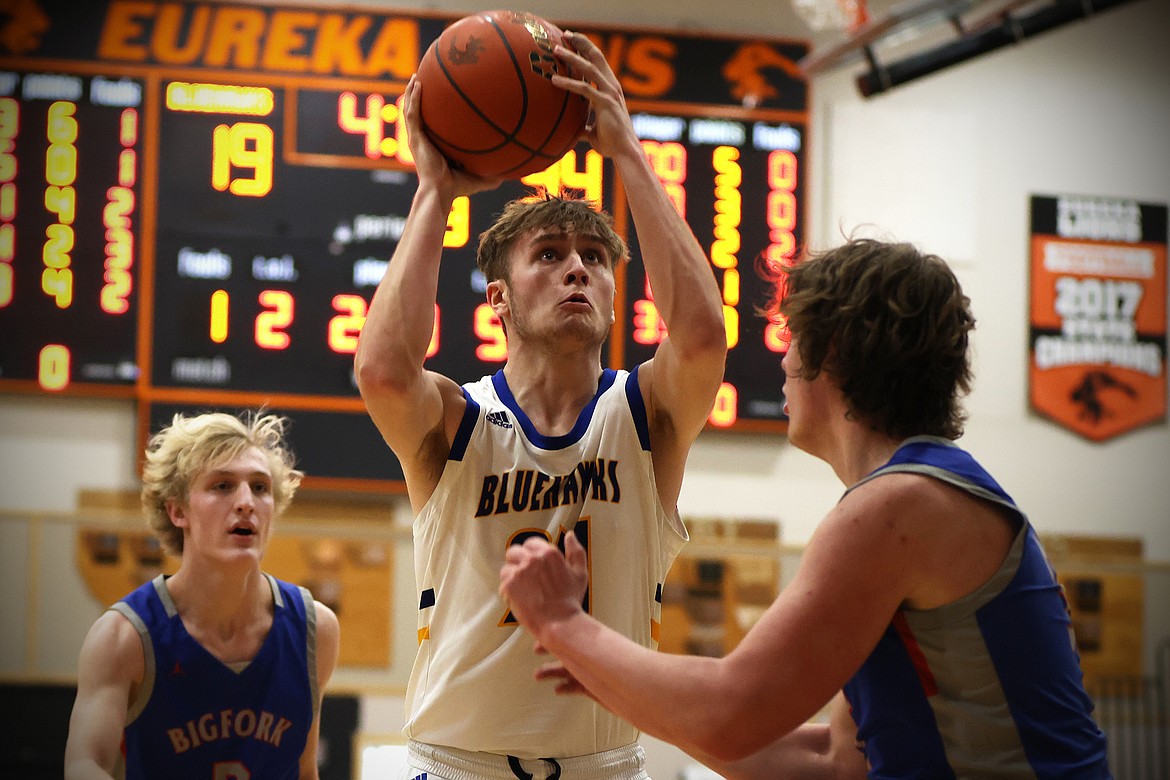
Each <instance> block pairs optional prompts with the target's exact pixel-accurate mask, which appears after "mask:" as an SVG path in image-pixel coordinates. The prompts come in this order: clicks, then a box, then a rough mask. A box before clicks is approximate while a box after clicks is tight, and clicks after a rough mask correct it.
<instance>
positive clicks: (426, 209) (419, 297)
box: [355, 185, 452, 384]
mask: <svg viewBox="0 0 1170 780" xmlns="http://www.w3.org/2000/svg"><path fill="white" fill-rule="evenodd" d="M451 200H452V199H451V198H450V197H448V196H447V195H446V194H445V193H443V192H442V191H440V190H439V189H438V188H434V187H426V186H423V185H420V187H419V189H418V191H417V192H416V193H415V199H414V204H413V206H412V207H411V210H410V214H409V215H408V216H407V219H406V225H405V228H404V229H403V232H402V239H401V240H400V241H399V244H398V247H397V248H396V249H395V251H394V255H393V257H392V258H391V260H390V263H389V264H388V266H387V268H386V274H385V276H384V277H383V278H382V281H381V282H380V283H379V285H378V289H377V290H376V291H375V293H374V299H373V301H372V302H371V304H370V308H369V311H368V312H367V316H366V322H365V325H364V326H363V327H362V334H361V338H360V340H359V342H358V349H357V354H356V356H355V372H356V373H357V377H358V382H359V384H362V383H366V384H374V383H379V384H381V383H384V382H386V381H394V379H395V378H397V379H400V380H401V379H402V378H403V377H412V376H416V375H417V374H419V373H421V371H422V364H423V360H424V359H425V356H426V350H427V346H428V344H429V343H430V339H431V332H432V330H433V329H434V322H435V299H436V297H437V296H438V286H439V262H440V259H441V256H442V251H443V234H444V232H445V231H446V220H447V212H448V211H449V210H450V207H451Z"/></svg>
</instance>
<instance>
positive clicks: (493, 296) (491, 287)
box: [487, 279, 510, 317]
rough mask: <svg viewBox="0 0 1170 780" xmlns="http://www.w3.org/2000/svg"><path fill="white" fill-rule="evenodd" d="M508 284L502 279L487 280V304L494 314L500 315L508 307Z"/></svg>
mask: <svg viewBox="0 0 1170 780" xmlns="http://www.w3.org/2000/svg"><path fill="white" fill-rule="evenodd" d="M509 297H510V296H509V294H508V286H507V285H506V284H505V283H504V281H503V280H502V279H495V280H493V281H490V282H488V285H487V302H488V306H491V307H492V311H494V312H495V313H496V316H497V317H499V316H501V315H502V314H503V313H504V312H505V311H507V309H508V299H509Z"/></svg>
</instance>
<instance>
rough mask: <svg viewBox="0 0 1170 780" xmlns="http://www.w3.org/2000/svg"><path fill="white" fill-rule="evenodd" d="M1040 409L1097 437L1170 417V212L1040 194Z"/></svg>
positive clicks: (1036, 325) (1035, 224)
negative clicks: (1169, 374)
mask: <svg viewBox="0 0 1170 780" xmlns="http://www.w3.org/2000/svg"><path fill="white" fill-rule="evenodd" d="M1031 224H1032V247H1031V254H1032V259H1031V266H1032V273H1031V285H1032V292H1031V306H1032V311H1031V338H1030V343H1031V357H1030V360H1031V365H1030V366H1029V380H1030V399H1031V404H1032V408H1033V409H1035V410H1036V411H1038V412H1039V413H1040V414H1043V415H1044V416H1046V417H1048V418H1050V419H1052V420H1053V421H1055V422H1056V423H1058V424H1060V425H1062V426H1064V427H1066V428H1068V429H1069V430H1071V431H1073V432H1075V433H1077V434H1079V435H1081V436H1084V437H1085V438H1087V439H1091V440H1093V441H1105V440H1107V439H1110V438H1113V437H1115V436H1119V435H1121V434H1124V433H1128V432H1129V431H1132V430H1134V429H1135V428H1139V427H1141V426H1144V425H1149V424H1156V423H1164V422H1165V421H1166V407H1167V393H1166V388H1167V384H1166V349H1167V341H1166V332H1167V318H1166V296H1167V288H1166V285H1167V273H1166V245H1167V207H1166V206H1165V205H1155V204H1149V203H1139V202H1137V201H1134V200H1126V199H1121V198H1103V197H1089V196H1078V195H1061V196H1041V195H1034V196H1033V197H1032V215H1031Z"/></svg>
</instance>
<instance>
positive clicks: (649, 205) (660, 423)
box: [555, 33, 727, 492]
mask: <svg viewBox="0 0 1170 780" xmlns="http://www.w3.org/2000/svg"><path fill="white" fill-rule="evenodd" d="M566 35H567V38H568V41H569V43H570V44H571V46H572V48H573V49H574V50H575V51H568V50H566V49H565V48H564V47H558V49H557V51H558V53H559V54H561V55H562V56H564V57H565V58H566V59H568V60H570V61H571V62H572V63H573V64H574V65H575V66H576V67H578V68H580V69H581V71H582V72H583V73H584V75H585V80H584V81H577V80H574V79H568V78H564V77H558V78H557V79H556V80H555V81H556V83H557V84H559V85H563V86H564V87H565V88H566V89H569V90H571V91H575V92H578V93H580V94H584V95H586V96H587V97H588V98H589V100H590V102H591V103H592V104H593V112H594V118H593V121H592V124H591V126H590V127H589V128H588V129H587V133H588V136H589V140H590V142H591V143H592V144H593V146H594V148H595V149H597V151H598V152H600V153H601V154H603V155H605V156H606V157H609V158H610V159H612V160H613V161H614V163H615V165H616V166H617V170H618V173H619V175H620V176H621V179H622V184H623V185H624V186H625V189H626V192H627V194H628V200H629V205H630V211H631V213H632V215H633V219H634V224H635V226H636V227H637V230H638V243H639V246H640V251H641V256H642V262H643V263H644V264H645V266H646V273H647V275H648V276H649V278H650V287H651V289H652V290H653V292H654V304H655V306H657V308H658V311H659V313H660V314H661V315H662V318H663V320H664V321H665V323H666V325H667V328H668V329H669V337H668V338H666V339H665V340H664V341H663V342H662V344H661V345H660V346H659V348H658V351H657V352H656V354H655V356H654V358H653V359H652V360H651V361H650V362H649V363H648V364H647V365H646V366H645V367H644V369H643V371H642V372H641V373H640V376H641V382H642V389H643V393H644V395H645V396H646V399H647V407H648V412H649V413H650V417H651V426H652V429H657V433H658V434H659V436H658V440H657V441H655V460H656V463H657V461H658V457H659V455H661V454H664V453H663V448H662V446H660V445H665V446H666V448H667V449H668V450H677V451H680V452H682V453H683V454H684V455H685V451H686V448H687V447H689V445H690V443H691V442H692V441H693V439H694V437H695V436H697V435H698V433H699V431H700V430H701V429H702V427H703V425H704V423H705V422H706V420H707V415H708V414H710V411H711V406H712V404H713V403H714V400H715V393H716V391H717V390H718V389H719V384H720V382H721V381H722V380H723V366H724V361H725V359H726V356H727V334H726V329H725V326H724V322H723V307H722V302H721V300H720V297H719V290H718V288H717V286H716V284H715V278H714V274H713V272H712V270H711V264H710V263H709V262H708V260H707V256H706V255H705V254H704V252H703V249H702V247H700V245H699V242H698V240H697V239H696V238H695V235H694V233H693V232H692V231H691V229H690V227H689V226H688V225H687V223H686V221H685V220H684V219H683V217H682V215H680V214H679V213H678V211H677V210H676V209H675V207H674V204H673V203H672V202H671V200H670V198H669V197H667V195H666V191H665V190H664V188H663V186H662V183H661V182H660V181H659V179H658V177H657V176H656V175H655V173H654V171H653V169H652V168H651V167H650V164H649V162H648V160H647V159H646V155H645V154H644V152H643V151H642V146H641V142H640V141H639V140H638V137H637V135H636V133H635V132H634V127H633V123H632V122H631V120H630V115H629V112H628V110H627V108H626V103H625V98H624V96H623V94H622V88H621V85H620V83H619V82H618V79H617V76H616V75H615V74H614V73H613V71H612V70H611V69H610V67H609V65H608V64H607V63H606V60H605V56H604V54H603V53H602V52H601V50H599V49H598V48H597V46H596V45H594V44H593V43H592V42H591V41H590V40H589V39H588V38H586V37H585V36H584V35H581V34H580V33H566ZM652 436H653V431H652ZM663 437H670V438H673V439H676V441H674V442H671V441H663ZM673 470H674V469H672V471H673ZM677 471H678V473H679V477H678V478H679V479H680V480H681V465H680V466H679V468H678V469H677ZM664 487H666V486H664ZM676 492H677V491H676Z"/></svg>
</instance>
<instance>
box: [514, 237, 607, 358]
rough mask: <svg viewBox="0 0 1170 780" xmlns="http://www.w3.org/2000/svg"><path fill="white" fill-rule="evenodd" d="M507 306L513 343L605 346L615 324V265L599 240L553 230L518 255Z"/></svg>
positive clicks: (527, 242)
mask: <svg viewBox="0 0 1170 780" xmlns="http://www.w3.org/2000/svg"><path fill="white" fill-rule="evenodd" d="M510 271H511V273H510V277H511V278H510V281H509V284H508V285H507V286H506V289H503V292H502V296H503V300H502V304H503V306H504V308H505V310H506V315H507V317H508V335H509V338H513V337H516V338H519V339H521V340H527V341H555V342H560V341H562V340H567V341H569V342H572V343H582V344H587V345H595V344H601V343H602V342H604V341H605V338H606V337H607V336H608V335H609V329H610V326H611V325H612V324H613V295H614V280H613V260H612V258H610V257H609V255H608V253H607V252H606V248H605V245H604V244H603V243H602V242H601V240H600V239H598V238H597V237H595V236H590V235H584V234H580V233H570V232H565V231H563V230H560V229H557V228H553V229H549V230H539V231H532V232H530V233H527V234H525V235H523V236H521V237H520V238H519V239H518V240H517V242H516V246H515V247H513V249H512V260H511V269H510ZM497 311H499V310H497Z"/></svg>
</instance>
